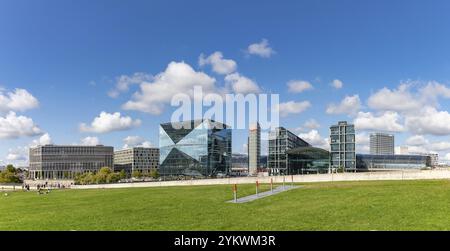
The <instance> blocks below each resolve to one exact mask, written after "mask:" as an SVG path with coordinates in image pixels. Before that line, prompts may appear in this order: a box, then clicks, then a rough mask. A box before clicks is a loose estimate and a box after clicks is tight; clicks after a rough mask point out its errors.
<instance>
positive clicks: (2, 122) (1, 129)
mask: <svg viewBox="0 0 450 251" xmlns="http://www.w3.org/2000/svg"><path fill="white" fill-rule="evenodd" d="M40 134H42V130H41V129H40V128H39V126H37V125H36V124H35V123H34V121H33V119H31V118H28V117H25V116H17V115H16V113H15V112H12V111H10V112H9V113H8V114H7V115H6V116H5V117H0V139H16V138H19V137H23V136H36V135H40Z"/></svg>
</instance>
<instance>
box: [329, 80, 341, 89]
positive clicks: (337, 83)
mask: <svg viewBox="0 0 450 251" xmlns="http://www.w3.org/2000/svg"><path fill="white" fill-rule="evenodd" d="M331 86H333V87H334V88H336V89H341V88H342V87H343V86H344V83H342V81H341V80H339V79H335V80H333V81H332V82H331Z"/></svg>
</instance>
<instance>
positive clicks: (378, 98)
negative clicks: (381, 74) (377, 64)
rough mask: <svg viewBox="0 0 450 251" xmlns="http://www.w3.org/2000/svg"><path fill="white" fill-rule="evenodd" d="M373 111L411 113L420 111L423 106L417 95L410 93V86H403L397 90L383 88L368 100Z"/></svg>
mask: <svg viewBox="0 0 450 251" xmlns="http://www.w3.org/2000/svg"><path fill="white" fill-rule="evenodd" d="M368 105H369V107H370V108H372V109H376V110H382V111H397V112H411V111H415V110H417V109H420V108H421V106H422V104H421V102H420V99H418V97H417V96H416V95H413V94H412V93H411V92H410V85H409V84H401V85H400V86H399V87H398V88H397V89H394V90H391V89H388V88H386V87H385V88H383V89H381V90H379V91H377V92H376V93H374V94H372V95H371V96H370V97H369V99H368Z"/></svg>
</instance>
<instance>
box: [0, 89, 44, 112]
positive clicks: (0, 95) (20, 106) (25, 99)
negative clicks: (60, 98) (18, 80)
mask: <svg viewBox="0 0 450 251" xmlns="http://www.w3.org/2000/svg"><path fill="white" fill-rule="evenodd" d="M38 106H39V101H38V100H37V99H36V98H35V97H34V96H33V95H31V94H30V93H29V92H28V91H27V90H25V89H19V88H17V89H15V90H14V91H12V92H7V93H5V92H4V90H3V89H0V114H1V113H7V112H10V111H21V112H23V111H26V110H30V109H34V108H37V107H38Z"/></svg>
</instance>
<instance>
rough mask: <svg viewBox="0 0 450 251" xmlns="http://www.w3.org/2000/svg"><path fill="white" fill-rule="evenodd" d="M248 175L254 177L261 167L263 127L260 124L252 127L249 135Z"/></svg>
mask: <svg viewBox="0 0 450 251" xmlns="http://www.w3.org/2000/svg"><path fill="white" fill-rule="evenodd" d="M247 148H248V174H249V175H253V174H256V173H257V172H258V168H259V167H261V127H260V126H259V123H256V125H253V126H251V128H250V131H249V135H248V143H247Z"/></svg>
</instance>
